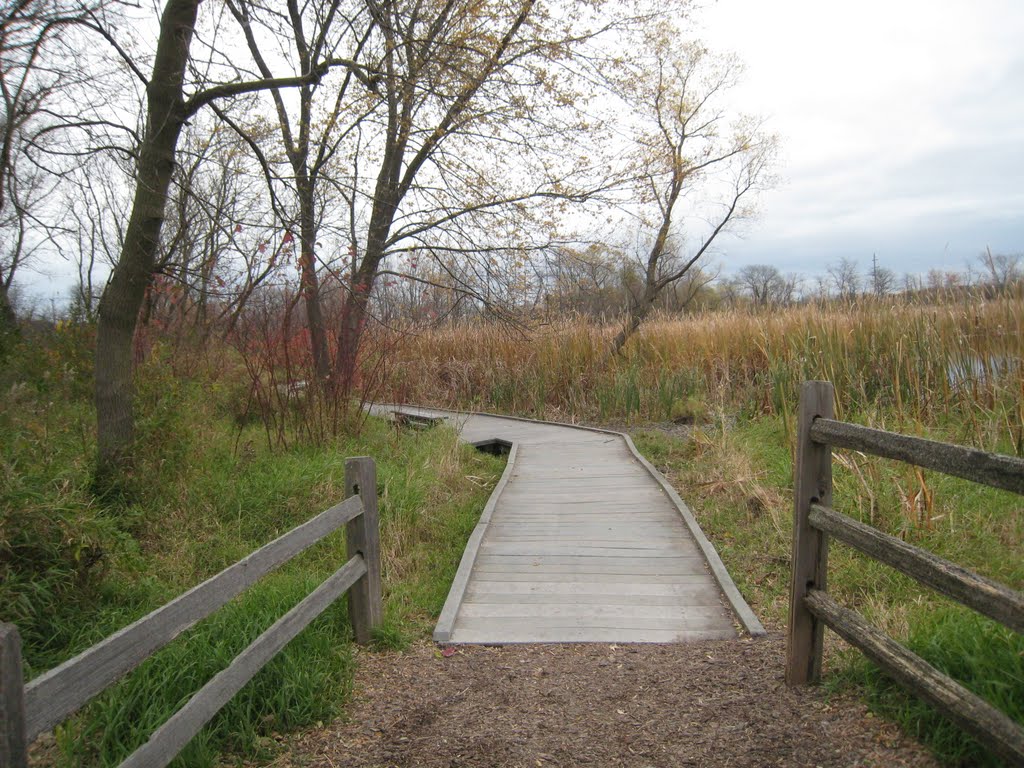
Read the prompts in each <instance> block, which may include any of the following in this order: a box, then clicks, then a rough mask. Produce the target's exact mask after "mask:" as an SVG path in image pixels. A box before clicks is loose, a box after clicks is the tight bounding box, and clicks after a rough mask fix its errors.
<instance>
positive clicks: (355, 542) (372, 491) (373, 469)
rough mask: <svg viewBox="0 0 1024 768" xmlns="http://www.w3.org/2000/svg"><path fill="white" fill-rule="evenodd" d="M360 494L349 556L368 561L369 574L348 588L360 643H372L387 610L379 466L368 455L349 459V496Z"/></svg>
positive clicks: (351, 615)
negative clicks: (383, 592)
mask: <svg viewBox="0 0 1024 768" xmlns="http://www.w3.org/2000/svg"><path fill="white" fill-rule="evenodd" d="M357 493H358V494H359V496H360V498H361V499H362V500H363V514H361V515H359V517H357V518H356V519H355V520H352V521H351V522H349V523H348V527H347V529H346V534H347V536H348V556H349V557H350V558H351V557H353V556H354V555H355V554H356V553H359V554H361V555H362V556H363V560H364V561H365V562H366V575H365V576H364V577H363V578H361V579H359V581H357V582H356V583H355V584H353V585H352V588H351V589H350V590H349V591H348V613H349V620H350V621H351V622H352V629H353V631H354V632H355V636H356V642H357V643H368V642H369V641H370V637H371V634H372V633H373V630H374V629H376V628H377V627H379V626H380V623H381V616H382V613H383V608H382V602H381V601H382V597H381V579H380V520H379V516H378V512H377V465H376V464H374V462H373V459H371V458H370V457H368V456H359V457H356V458H352V459H347V460H346V461H345V497H346V498H348V497H349V496H352V495H353V494H357Z"/></svg>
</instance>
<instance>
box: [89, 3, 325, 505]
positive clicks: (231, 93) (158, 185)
mask: <svg viewBox="0 0 1024 768" xmlns="http://www.w3.org/2000/svg"><path fill="white" fill-rule="evenodd" d="M198 13H199V0H168V2H167V4H166V5H165V7H164V10H163V13H162V15H161V17H160V26H159V35H158V40H157V47H156V55H155V57H154V59H153V68H152V75H151V76H150V77H148V78H147V77H145V76H144V75H143V74H142V72H141V70H140V69H139V68H138V66H137V64H136V63H135V62H134V61H131V60H129V62H128V63H129V65H130V66H131V67H132V68H133V71H134V72H136V74H137V75H138V76H139V77H140V78H142V79H143V81H144V82H145V86H146V95H147V106H146V127H145V130H144V133H143V135H142V136H141V138H140V141H139V143H138V146H137V148H136V150H135V156H136V184H135V193H134V198H133V202H132V208H131V214H130V216H129V218H128V224H127V226H126V227H125V234H124V243H123V246H122V248H121V253H120V255H119V258H118V261H117V264H116V265H115V266H114V268H113V270H112V272H111V275H110V280H109V281H108V283H107V286H106V288H105V289H104V291H103V297H102V299H101V300H100V306H99V323H98V327H97V339H96V416H97V427H98V429H97V442H98V448H99V455H98V467H97V480H98V487H100V488H102V487H103V486H105V485H107V484H108V483H114V484H116V483H117V481H118V479H119V477H120V473H121V470H122V469H123V467H124V465H125V464H126V463H128V462H130V458H131V456H130V450H131V446H132V441H133V437H134V413H133V407H132V394H133V388H132V338H133V336H134V333H135V327H136V323H137V321H138V317H139V310H140V308H141V307H142V303H143V300H144V298H145V295H146V289H147V288H148V286H149V285H150V282H151V281H152V278H153V274H154V268H155V266H156V263H157V256H158V253H159V250H160V235H161V230H162V228H163V223H164V216H165V208H166V205H167V199H168V190H169V187H170V184H171V178H172V176H173V173H174V167H175V157H176V150H177V146H178V139H179V137H180V135H181V131H182V128H183V126H184V125H185V122H186V121H187V120H188V119H189V118H191V117H192V116H194V115H195V114H196V113H197V112H199V110H200V109H202V108H203V107H204V106H206V105H208V104H210V103H211V102H214V101H216V100H218V99H227V98H231V97H235V96H239V95H242V94H247V93H252V92H254V91H258V90H263V89H267V88H275V87H282V88H283V87H293V86H299V85H301V84H303V83H307V82H313V81H317V80H319V79H320V78H322V77H323V76H324V75H325V74H326V72H327V69H328V68H329V66H330V65H332V64H333V63H334V62H326V63H325V64H324V65H323V66H322V67H321V68H319V69H316V70H314V71H311V72H308V73H303V74H302V75H299V76H296V77H285V78H280V79H266V78H258V79H255V80H250V79H240V78H238V79H229V80H227V81H224V82H221V83H220V84H217V85H212V86H204V85H203V84H202V83H190V84H189V86H188V87H189V88H191V89H194V91H193V93H192V94H191V95H186V80H187V75H188V74H189V65H190V62H191V58H190V50H191V44H192V39H193V35H194V33H195V30H196V26H197V17H198ZM110 37H112V35H110Z"/></svg>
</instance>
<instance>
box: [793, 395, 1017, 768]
mask: <svg viewBox="0 0 1024 768" xmlns="http://www.w3.org/2000/svg"><path fill="white" fill-rule="evenodd" d="M833 398H834V390H833V387H832V385H831V384H829V383H828V382H823V381H809V382H805V383H804V385H803V388H802V390H801V394H800V411H799V417H798V425H797V429H798V438H797V452H796V467H795V470H794V487H795V493H794V508H793V561H792V572H791V583H790V605H789V627H788V637H787V643H786V681H787V682H788V683H789V684H790V685H803V684H807V683H812V682H817V680H818V679H819V678H820V675H821V658H822V650H823V636H824V628H825V627H826V626H828V627H829V628H830V629H832V630H833V631H834V632H836V633H837V634H838V635H840V636H841V637H842V638H843V639H844V640H846V641H847V642H849V643H850V644H851V645H853V646H855V647H856V648H859V649H860V650H861V651H862V652H863V653H864V654H865V655H866V656H867V657H868V658H870V659H871V660H872V661H874V662H875V663H876V664H877V665H878V666H879V667H880V668H881V669H882V670H883V671H884V672H885V673H886V674H887V675H889V676H890V677H892V678H893V679H894V680H896V681H897V682H898V683H900V684H901V685H902V686H903V687H905V688H907V689H908V690H910V691H911V692H913V693H914V694H916V695H917V696H919V697H920V698H922V699H924V700H925V701H927V702H929V703H930V704H931V705H932V706H934V707H935V708H936V709H937V710H938V711H939V712H941V713H942V714H943V715H945V716H946V717H947V718H949V719H950V720H952V721H953V722H954V723H956V724H957V725H959V726H960V727H961V728H963V729H964V730H965V731H967V732H968V733H970V734H972V735H973V736H975V737H976V738H977V739H978V740H979V741H981V742H982V743H983V744H985V746H986V747H988V748H989V749H990V750H992V752H994V753H995V754H998V755H999V756H1001V757H1002V758H1004V759H1006V760H1007V761H1009V763H1010V764H1011V765H1022V766H1024V728H1022V727H1021V726H1020V725H1019V724H1017V723H1016V722H1014V721H1013V720H1012V719H1011V718H1009V717H1008V716H1006V715H1005V714H1004V713H1003V712H1001V711H999V710H998V709H996V708H995V707H993V706H992V705H991V704H989V703H987V702H986V701H984V700H983V699H981V698H979V697H978V696H976V695H975V694H973V693H971V692H970V691H968V690H967V689H966V688H964V687H963V686H961V685H960V684H959V683H957V682H955V681H954V680H952V679H951V678H949V677H947V676H945V675H943V674H942V673H940V672H939V671H938V670H936V669H935V668H934V667H932V666H931V665H930V664H928V663H927V662H926V661H924V660H923V659H921V658H920V657H918V656H916V655H915V654H913V653H911V652H910V651H909V650H907V649H906V648H904V647H903V646H902V645H900V644H899V643H897V642H896V641H895V640H893V639H892V638H890V637H888V636H887V635H885V633H883V632H881V631H880V630H878V629H877V628H875V627H873V626H871V625H870V624H868V623H867V622H866V621H865V620H864V618H863V617H862V616H860V615H859V614H857V613H855V612H854V611H851V610H849V609H847V608H844V607H842V606H840V605H839V604H838V603H836V602H835V601H834V600H832V598H830V597H829V596H828V593H827V571H828V548H829V539H830V538H834V539H836V540H837V541H839V542H841V543H843V544H845V545H847V546H850V547H853V548H854V549H856V550H858V551H859V552H861V553H863V554H865V555H868V556H869V557H872V558H874V559H876V560H878V561H880V562H882V563H885V564H886V565H889V566H891V567H892V568H894V569H896V570H898V571H900V572H901V573H904V574H906V575H908V576H910V577H912V578H914V579H916V580H917V581H918V582H920V583H921V584H923V585H925V586H927V587H929V588H931V589H933V590H935V591H937V592H939V593H941V594H943V595H946V596H947V597H950V598H952V599H954V600H957V601H959V602H960V603H962V604H963V605H966V606H967V607H969V608H972V609H973V610H975V611H977V612H978V613H981V614H983V615H985V616H988V617H989V618H991V619H994V620H996V621H998V622H1000V623H1001V624H1003V625H1004V626H1007V627H1009V628H1010V629H1012V630H1014V631H1016V632H1024V593H1022V592H1019V591H1017V590H1014V589H1010V588H1009V587H1007V586H1005V585H1002V584H999V583H997V582H995V581H992V580H990V579H987V578H985V577H984V576H980V575H978V574H976V573H973V572H971V571H970V570H968V569H966V568H963V567H961V566H959V565H957V564H955V563H952V562H950V561H948V560H945V559H943V558H941V557H938V556H937V555H935V554H933V553H931V552H928V551H926V550H924V549H921V548H920V547H915V546H913V545H912V544H908V543H906V542H904V541H902V540H900V539H898V538H895V537H893V536H889V535H887V534H884V533H882V532H881V531H878V530H876V529H875V528H872V527H871V526H868V525H865V524H864V523H861V522H859V521H857V520H853V519H852V518H850V517H847V516H846V515H843V514H840V513H839V512H836V511H835V510H834V509H832V448H833V447H838V448H849V449H853V450H857V451H862V452H864V453H870V454H874V455H877V456H882V457H885V458H891V459H897V460H900V461H904V462H906V463H909V464H913V465H915V466H919V467H925V468H928V469H933V470H937V471H940V472H944V473H945V474H949V475H954V476H956V477H961V478H965V479H968V480H972V481H974V482H977V483H982V484H985V485H989V486H992V487H995V488H1001V489H1004V490H1009V491H1015V492H1017V493H1022V494H1024V461H1021V460H1020V459H1017V458H1014V457H1011V456H1001V455H998V454H991V453H986V452H984V451H979V450H975V449H972V448H965V447H963V446H957V445H947V444H945V443H937V442H934V441H932V440H923V439H921V438H916V437H910V436H907V435H898V434H894V433H891V432H885V431H883V430H878V429H870V428H868V427H861V426H857V425H855V424H847V423H844V422H840V421H835V420H834V419H833V418H832V416H833Z"/></svg>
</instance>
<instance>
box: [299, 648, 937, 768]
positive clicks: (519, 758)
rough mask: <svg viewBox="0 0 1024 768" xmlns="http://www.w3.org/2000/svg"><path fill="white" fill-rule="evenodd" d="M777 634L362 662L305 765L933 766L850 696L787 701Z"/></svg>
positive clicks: (428, 651) (375, 657) (415, 653)
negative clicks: (345, 701) (340, 710)
mask: <svg viewBox="0 0 1024 768" xmlns="http://www.w3.org/2000/svg"><path fill="white" fill-rule="evenodd" d="M783 653H784V641H783V639H782V638H781V637H779V636H778V635H769V636H768V637H765V638H759V639H752V640H742V641H715V642H704V643H695V644H687V645H653V646H642V645H641V646H638V645H619V646H616V645H607V644H600V645H597V644H595V645H533V646H506V647H504V648H485V647H470V646H461V647H458V648H456V649H454V653H453V654H452V655H451V656H449V657H445V656H442V655H441V652H440V650H439V649H438V648H436V647H435V646H433V645H430V644H423V645H418V646H416V647H414V648H412V649H411V650H410V651H408V652H407V653H402V654H395V653H379V654H371V653H364V654H362V655H361V656H360V659H359V662H360V669H359V672H358V673H357V676H356V688H355V692H354V695H353V700H352V705H351V708H350V711H349V718H348V722H344V723H343V722H339V723H335V724H333V725H330V726H327V727H325V728H324V729H322V730H318V731H314V732H311V733H308V734H306V735H304V736H302V737H301V738H299V739H298V740H297V741H296V742H295V743H294V745H293V747H292V751H291V753H290V754H289V755H288V758H289V761H290V762H291V763H292V764H293V765H303V766H331V768H336V767H339V766H375V767H377V766H403V767H404V766H423V767H424V768H441V767H442V766H444V767H446V768H447V767H449V766H523V767H524V768H526V767H528V768H544V767H545V766H552V767H554V766H598V767H599V766H631V767H632V766H635V768H654V767H657V768H661V767H662V766H664V767H665V768H669V767H670V766H671V767H674V766H934V765H937V763H936V762H935V761H934V760H933V758H931V757H930V755H929V754H928V752H927V751H926V750H925V749H924V748H923V747H921V746H920V745H918V744H916V743H913V742H911V741H910V740H909V739H907V738H906V737H904V736H902V735H901V734H900V733H899V731H898V730H897V729H896V728H895V727H894V726H893V725H891V724H887V723H882V722H880V721H878V720H877V719H876V718H874V717H872V716H871V715H870V714H868V713H867V711H866V709H865V708H864V706H863V705H862V704H860V703H858V702H856V701H852V700H850V699H848V698H840V697H832V698H831V699H828V698H826V696H825V695H824V694H822V693H821V692H820V691H818V690H815V689H803V690H791V689H788V688H787V687H786V686H785V684H784V682H783V679H782V671H783V664H784V662H783Z"/></svg>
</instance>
